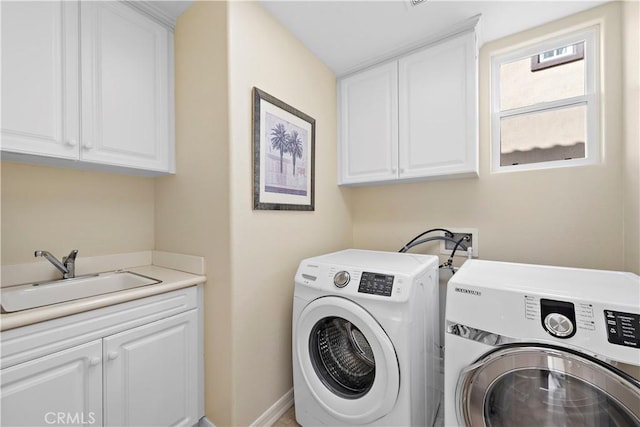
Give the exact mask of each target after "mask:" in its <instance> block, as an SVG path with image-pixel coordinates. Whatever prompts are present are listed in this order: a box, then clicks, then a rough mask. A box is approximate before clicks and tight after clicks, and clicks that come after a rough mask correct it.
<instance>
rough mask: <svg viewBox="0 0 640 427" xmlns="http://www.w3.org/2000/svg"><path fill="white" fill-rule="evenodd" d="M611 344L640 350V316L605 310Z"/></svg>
mask: <svg viewBox="0 0 640 427" xmlns="http://www.w3.org/2000/svg"><path fill="white" fill-rule="evenodd" d="M604 318H605V319H604V320H605V322H606V325H607V338H608V340H609V342H610V343H612V344H618V345H624V346H626V347H633V348H640V314H634V313H623V312H619V311H613V310H604Z"/></svg>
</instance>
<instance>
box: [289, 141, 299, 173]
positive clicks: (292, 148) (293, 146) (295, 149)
mask: <svg viewBox="0 0 640 427" xmlns="http://www.w3.org/2000/svg"><path fill="white" fill-rule="evenodd" d="M288 145H289V147H288V148H289V150H288V151H289V154H291V159H292V161H293V174H294V175H295V174H296V158H298V159H301V158H302V140H301V139H300V136H299V135H298V132H296V131H295V130H294V131H291V135H289V143H288Z"/></svg>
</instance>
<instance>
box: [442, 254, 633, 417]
mask: <svg viewBox="0 0 640 427" xmlns="http://www.w3.org/2000/svg"><path fill="white" fill-rule="evenodd" d="M445 317H446V331H445V394H444V401H445V425H446V426H447V427H453V426H473V427H485V426H487V427H499V426H507V427H511V426H518V427H527V426H531V427H534V426H535V427H538V426H545V427H546V426H550V427H551V426H580V427H605V426H606V427H638V426H640V383H639V382H638V380H637V379H634V378H633V377H632V376H631V375H629V374H628V373H626V372H624V371H623V370H622V368H623V366H626V367H627V368H632V367H634V366H635V367H636V369H637V367H638V366H640V278H639V277H638V276H637V275H635V274H632V273H624V272H615V271H601V270H588V269H577V268H563V267H551V266H541V265H529V264H515V263H505V262H494V261H482V260H469V261H466V262H465V263H464V265H463V266H462V267H461V268H460V269H459V270H458V272H457V273H456V274H455V275H454V276H453V277H452V278H451V280H449V283H448V286H447V305H446V316H445Z"/></svg>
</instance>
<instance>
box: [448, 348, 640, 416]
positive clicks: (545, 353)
mask: <svg viewBox="0 0 640 427" xmlns="http://www.w3.org/2000/svg"><path fill="white" fill-rule="evenodd" d="M456 402H457V405H458V408H457V409H458V420H459V421H460V423H461V424H462V425H467V426H488V427H499V426H508V427H511V426H515V425H517V426H582V427H600V426H610V427H621V426H638V425H640V407H639V405H638V402H640V385H639V384H638V382H637V381H635V380H634V379H633V378H631V377H629V376H628V375H626V374H625V373H623V372H621V371H619V370H617V369H615V368H613V367H612V366H611V365H608V364H606V363H604V362H601V361H599V360H597V359H594V358H592V357H590V356H587V355H585V354H582V353H578V352H575V351H573V350H569V349H566V348H560V347H555V346H547V345H541V344H515V345H509V346H503V347H500V348H498V349H497V350H494V351H492V352H490V353H488V354H486V355H485V356H483V357H482V358H480V359H479V360H478V361H477V362H476V363H474V364H473V365H471V366H469V367H468V368H467V369H465V370H464V371H463V372H462V373H461V375H460V378H459V381H458V386H457V389H456Z"/></svg>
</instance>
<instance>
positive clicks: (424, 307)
mask: <svg viewBox="0 0 640 427" xmlns="http://www.w3.org/2000/svg"><path fill="white" fill-rule="evenodd" d="M438 316H439V312H438V259H437V257H435V256H428V255H414V254H400V253H392V252H376V251H365V250H356V249H348V250H344V251H341V252H336V253H332V254H327V255H322V256H318V257H314V258H309V259H305V260H303V261H302V262H301V263H300V266H299V268H298V271H297V273H296V278H295V292H294V303H293V336H292V338H293V349H292V350H293V352H292V353H293V384H294V398H295V409H296V410H295V412H296V420H297V421H298V423H300V424H301V425H303V426H314V425H322V426H409V425H415V426H426V425H432V424H433V420H434V419H435V416H436V412H437V409H438V404H439V396H440V390H439V389H440V387H441V386H440V385H439V384H438V373H439V347H440V346H439V335H438Z"/></svg>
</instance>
